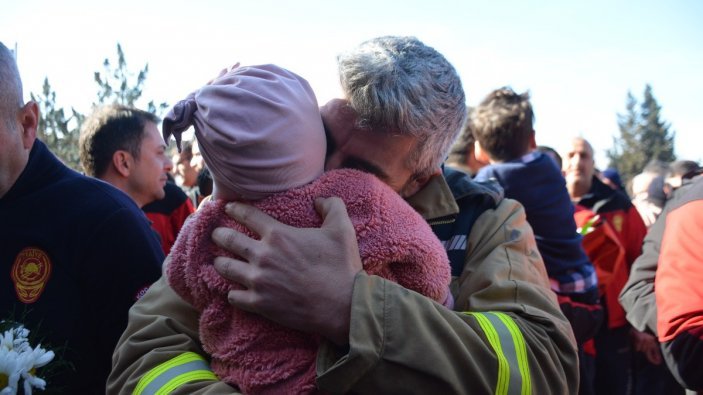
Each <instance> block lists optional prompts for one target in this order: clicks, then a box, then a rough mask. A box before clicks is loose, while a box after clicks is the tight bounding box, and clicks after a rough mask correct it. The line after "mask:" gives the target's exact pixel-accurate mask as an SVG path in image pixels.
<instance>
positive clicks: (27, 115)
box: [19, 101, 39, 150]
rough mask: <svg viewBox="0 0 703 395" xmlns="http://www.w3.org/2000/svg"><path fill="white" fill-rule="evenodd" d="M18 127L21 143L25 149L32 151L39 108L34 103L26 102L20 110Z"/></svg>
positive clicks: (37, 124)
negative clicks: (19, 126) (20, 128)
mask: <svg viewBox="0 0 703 395" xmlns="http://www.w3.org/2000/svg"><path fill="white" fill-rule="evenodd" d="M19 116H20V120H19V121H20V125H22V143H23V146H24V148H25V149H28V150H29V149H32V146H33V145H34V140H36V138H37V128H38V126H39V106H38V105H37V103H36V102H33V101H30V102H27V104H25V105H24V106H23V107H22V108H21V109H20V114H19Z"/></svg>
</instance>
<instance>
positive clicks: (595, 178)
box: [0, 36, 703, 395]
mask: <svg viewBox="0 0 703 395" xmlns="http://www.w3.org/2000/svg"><path fill="white" fill-rule="evenodd" d="M338 71H339V76H340V81H341V85H342V89H343V97H341V98H337V99H333V100H331V101H329V102H328V103H325V104H323V105H322V106H320V105H318V102H317V99H316V97H315V94H314V92H313V91H312V89H311V88H310V86H309V84H308V82H307V81H306V80H305V79H304V78H303V77H302V76H299V75H298V74H296V73H295V72H294V71H290V70H287V69H285V68H283V67H281V65H257V66H240V65H238V64H237V65H235V66H232V67H230V68H227V69H224V70H222V71H221V72H220V73H219V75H217V76H215V78H213V79H211V80H210V81H209V82H208V83H206V84H204V85H203V86H201V87H193V89H194V91H193V93H191V94H190V95H188V96H186V97H185V98H184V99H183V100H180V101H178V103H177V104H176V105H175V106H174V107H173V108H172V109H171V110H170V111H169V113H168V114H167V115H166V116H165V118H164V119H163V120H160V119H159V118H157V117H156V116H154V115H153V114H151V113H149V112H146V111H142V110H139V109H136V108H131V107H126V106H121V105H108V106H104V107H99V108H96V109H95V111H94V113H93V114H92V115H90V116H89V117H88V118H87V119H86V120H85V122H84V123H83V125H82V127H81V135H80V141H79V150H80V159H81V165H82V168H83V173H84V174H80V173H77V172H75V171H73V170H71V169H69V168H67V167H66V166H64V165H63V164H62V163H61V162H60V161H59V160H58V159H57V158H56V157H55V156H54V155H53V154H52V153H51V152H50V150H49V149H48V148H47V147H46V145H45V144H44V143H42V142H41V141H40V140H38V139H37V138H36V134H37V128H38V119H39V109H38V106H37V104H36V103H34V102H32V101H29V102H25V101H24V100H23V92H22V82H21V79H20V73H19V70H18V69H17V65H16V62H15V60H14V58H13V56H12V53H11V52H10V51H9V50H8V49H7V48H6V47H5V46H4V45H2V43H0V117H2V119H1V120H0V238H1V239H2V240H3V241H2V245H1V247H0V264H1V265H2V267H3V271H4V272H5V275H3V276H2V279H1V280H0V282H1V284H3V289H5V291H4V294H3V295H4V296H3V298H2V300H0V306H1V307H2V311H6V312H8V314H9V315H8V317H0V319H11V320H15V321H18V322H21V323H22V324H23V325H24V326H25V327H27V328H30V329H31V330H32V331H35V332H36V333H38V334H39V336H40V337H39V338H40V339H42V342H43V343H42V344H44V345H45V346H47V347H58V349H60V350H61V352H60V353H59V357H60V358H59V359H60V360H61V361H62V362H66V363H62V364H61V365H60V366H57V368H56V369H52V370H50V371H49V370H46V375H45V376H46V377H44V379H45V380H46V388H47V390H52V391H54V392H57V393H72V394H96V393H108V394H138V395H140V394H157V393H173V394H235V393H245V394H257V393H301V394H313V393H456V394H469V393H471V394H474V393H476V394H491V393H496V394H508V393H522V394H529V393H535V394H586V395H587V394H677V393H681V394H683V393H684V392H686V391H703V375H700V374H699V373H700V372H701V371H700V369H701V368H700V366H703V341H702V340H701V339H703V313H702V311H703V292H702V291H701V288H700V287H699V286H698V284H699V283H700V282H702V281H703V253H701V252H700V251H701V250H700V247H699V246H700V242H701V241H702V239H703V238H702V237H701V236H700V235H702V234H703V233H702V232H703V217H701V214H700V213H703V207H702V205H703V177H699V174H701V168H700V167H699V166H698V164H697V163H696V162H693V161H677V162H674V163H671V164H663V163H658V162H653V163H652V164H651V165H649V166H647V168H645V169H643V173H642V175H640V176H637V177H635V179H634V180H633V183H632V189H630V190H629V191H628V190H627V188H625V187H624V186H623V185H622V181H621V180H620V178H619V175H618V173H617V170H616V169H604V170H603V171H599V170H598V168H597V167H596V163H595V160H594V152H593V148H592V146H591V144H590V143H589V142H588V140H587V139H586V138H585V137H583V136H579V137H574V139H573V140H572V142H571V145H570V146H569V149H568V150H566V151H565V152H563V153H559V152H557V151H556V150H554V149H552V148H550V147H549V146H548V145H538V142H540V143H547V142H542V141H540V139H539V135H538V134H537V133H536V132H535V130H534V113H533V110H532V106H531V103H530V97H529V94H527V93H516V92H514V91H513V90H512V89H510V88H509V87H502V88H498V89H496V90H494V91H493V92H491V93H490V94H489V95H488V96H487V97H486V98H485V99H484V100H482V101H481V103H480V104H479V105H478V106H477V107H475V108H471V109H469V108H467V106H466V97H465V94H464V88H463V87H462V84H461V81H460V79H459V76H458V74H457V72H456V70H455V69H454V67H453V66H452V65H451V64H450V63H449V62H448V61H447V60H446V59H445V58H444V56H443V55H442V54H440V53H438V52H437V51H436V50H434V49H433V48H432V47H430V46H428V45H426V44H424V43H423V42H421V41H419V40H418V39H416V38H414V37H397V36H385V37H377V38H373V39H370V40H368V41H365V42H363V43H361V44H360V45H358V46H357V47H355V48H352V49H350V50H348V51H346V52H342V53H341V54H340V55H339V57H338ZM208 77H213V76H203V81H206V80H207V79H208ZM159 126H161V132H160V131H159ZM189 128H192V129H193V130H194V138H193V139H192V140H190V141H184V140H182V133H183V132H184V131H186V130H188V129H189ZM171 137H173V138H174V139H175V141H176V147H177V149H178V153H177V154H175V156H174V157H173V158H171V157H169V155H168V152H169V142H170V140H171ZM630 196H632V198H630ZM196 208H197V210H196ZM0 353H1V351H0ZM7 366H9V365H7ZM42 372H43V371H36V372H34V373H32V374H36V375H40V374H42ZM3 374H5V375H6V376H5V377H7V378H8V379H7V380H6V381H7V384H5V385H6V386H7V388H10V389H12V388H15V391H16V390H17V388H16V387H12V386H17V385H18V383H17V380H14V379H12V377H13V376H12V375H11V374H10V373H5V372H4V371H3V365H1V364H0V379H2V378H3ZM13 380H14V381H13ZM1 384H3V381H2V380H0V385H1ZM0 390H3V388H0ZM3 393H4V392H3ZM10 393H12V392H10Z"/></svg>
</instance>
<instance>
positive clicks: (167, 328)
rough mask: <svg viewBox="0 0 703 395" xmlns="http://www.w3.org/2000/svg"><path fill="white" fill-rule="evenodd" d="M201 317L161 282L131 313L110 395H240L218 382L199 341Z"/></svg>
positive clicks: (117, 351)
mask: <svg viewBox="0 0 703 395" xmlns="http://www.w3.org/2000/svg"><path fill="white" fill-rule="evenodd" d="M198 317H199V314H198V312H197V311H196V310H195V309H194V308H193V307H192V306H191V305H189V304H188V303H186V302H185V301H184V300H183V299H181V298H180V297H179V296H178V295H177V294H176V293H175V292H174V291H173V290H172V289H171V287H169V285H168V283H167V281H166V278H165V277H164V276H162V277H161V278H160V279H159V281H157V282H156V283H155V284H154V285H153V286H152V287H151V288H150V289H149V291H147V293H146V294H145V295H144V297H142V298H141V299H140V300H139V302H137V303H135V305H134V306H133V307H132V308H131V309H130V311H129V324H128V325H127V330H125V332H124V333H123V334H122V337H121V338H120V340H119V342H118V344H117V347H116V348H115V352H114V354H113V357H112V373H111V374H110V377H109V379H108V383H107V393H108V394H135V395H136V394H145V395H146V394H155V393H156V392H157V391H159V390H162V391H165V393H170V394H238V393H239V392H238V391H236V390H235V389H234V388H232V387H230V386H228V385H227V384H225V383H222V382H219V381H218V380H217V377H216V376H215V375H214V373H213V372H212V370H211V369H210V364H209V358H208V356H207V354H206V353H205V352H204V351H203V350H202V348H201V345H200V341H199V340H198V339H199V337H198Z"/></svg>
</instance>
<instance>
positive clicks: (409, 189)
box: [400, 170, 439, 198]
mask: <svg viewBox="0 0 703 395" xmlns="http://www.w3.org/2000/svg"><path fill="white" fill-rule="evenodd" d="M437 174H439V170H437V172H435V173H433V174H429V175H426V176H422V177H413V178H412V179H411V180H410V181H409V182H408V183H407V184H405V186H404V187H403V190H402V191H400V196H401V197H403V198H408V197H410V196H412V195H414V194H416V193H418V192H419V191H420V189H422V188H424V187H425V185H427V183H428V182H429V181H430V179H431V178H432V177H434V176H435V175H437Z"/></svg>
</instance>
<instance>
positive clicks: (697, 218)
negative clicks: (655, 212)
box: [655, 200, 703, 390]
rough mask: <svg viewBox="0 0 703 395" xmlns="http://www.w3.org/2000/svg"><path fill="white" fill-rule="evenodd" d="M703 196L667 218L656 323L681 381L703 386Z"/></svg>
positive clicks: (668, 359)
mask: <svg viewBox="0 0 703 395" xmlns="http://www.w3.org/2000/svg"><path fill="white" fill-rule="evenodd" d="M701 235H703V200H696V201H692V202H689V203H686V204H684V205H683V206H681V207H679V208H678V209H676V210H674V211H672V212H671V213H670V214H669V215H668V216H667V218H666V229H665V230H664V237H663V239H662V247H661V258H660V260H659V268H658V270H657V277H656V280H655V294H656V301H657V306H658V308H659V311H658V317H657V329H658V331H659V341H660V342H662V343H663V344H662V346H663V347H662V351H663V353H664V359H665V360H666V362H667V365H668V366H669V369H670V370H671V372H672V373H673V374H674V377H676V378H677V379H678V380H679V382H680V383H681V384H682V385H684V386H685V387H687V388H689V389H693V390H703V376H701V374H700V373H701V366H703V287H701V284H703V249H701V247H700V246H701V241H703V236H701Z"/></svg>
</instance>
